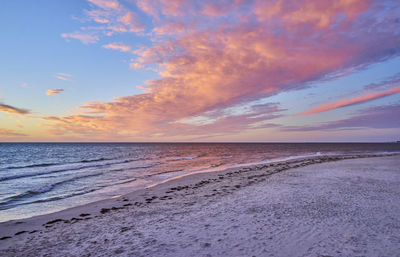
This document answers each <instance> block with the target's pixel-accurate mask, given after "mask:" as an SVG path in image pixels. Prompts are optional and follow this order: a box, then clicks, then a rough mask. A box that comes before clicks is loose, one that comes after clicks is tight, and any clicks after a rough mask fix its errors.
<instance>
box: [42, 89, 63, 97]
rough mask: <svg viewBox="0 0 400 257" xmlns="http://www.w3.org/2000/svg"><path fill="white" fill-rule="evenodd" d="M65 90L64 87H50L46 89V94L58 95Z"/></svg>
mask: <svg viewBox="0 0 400 257" xmlns="http://www.w3.org/2000/svg"><path fill="white" fill-rule="evenodd" d="M62 92H64V89H62V88H59V89H48V90H47V91H46V95H58V94H61V93H62Z"/></svg>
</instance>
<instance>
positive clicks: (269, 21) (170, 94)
mask: <svg viewBox="0 0 400 257" xmlns="http://www.w3.org/2000/svg"><path fill="white" fill-rule="evenodd" d="M388 1H389V2H390V0H388ZM167 3H168V6H167ZM230 3H232V2H230ZM233 3H234V4H232V5H230V6H231V7H230V8H228V10H229V12H228V13H227V17H230V18H226V19H225V18H224V19H219V18H218V17H216V18H213V19H211V18H210V16H209V15H210V14H211V13H209V14H207V13H204V10H206V9H207V8H208V10H212V8H214V9H213V10H215V14H217V11H218V6H212V4H213V1H206V2H202V4H198V2H196V1H189V0H186V1H181V0H180V1H162V0H153V1H148V2H146V3H144V2H143V1H138V6H139V8H140V9H141V10H142V11H143V12H145V13H147V14H149V15H151V18H153V20H154V22H155V24H156V27H162V26H163V25H166V24H169V23H172V22H176V23H180V24H183V25H184V26H185V33H182V34H173V35H171V36H170V37H168V38H167V39H165V38H164V37H161V38H159V37H156V38H152V40H153V45H151V46H148V47H147V46H144V47H141V48H139V49H138V50H134V54H135V55H136V58H135V59H134V61H133V62H132V63H131V64H130V65H131V67H134V68H141V67H146V66H149V67H152V68H154V67H155V66H156V67H157V68H158V70H159V75H160V78H158V79H154V80H150V81H148V82H147V86H146V88H148V91H147V92H144V93H142V94H136V95H130V96H124V97H118V98H116V99H115V100H114V101H112V102H91V103H88V104H86V105H84V106H83V107H82V113H80V114H79V115H75V116H74V115H72V116H64V117H57V119H52V120H53V121H54V127H53V129H55V130H57V129H58V130H62V131H65V129H66V128H68V130H70V131H75V133H79V131H80V132H82V133H83V130H84V129H85V128H86V129H88V130H90V131H94V130H97V131H102V133H105V132H104V131H105V130H107V129H109V130H107V131H108V132H107V133H111V134H112V133H113V132H112V131H114V133H116V136H121V135H124V136H125V135H126V134H129V135H132V136H133V137H134V136H154V137H159V136H168V135H171V134H173V133H175V132H174V131H175V130H176V129H180V130H179V131H181V133H182V134H185V135H189V134H196V133H198V132H199V130H198V129H199V128H201V129H203V130H202V131H203V133H205V134H207V132H208V131H214V129H215V131H218V128H221V127H224V128H225V130H226V131H225V132H226V133H227V132H228V131H229V130H231V131H236V128H251V127H252V126H256V125H254V124H268V123H269V120H270V119H272V118H271V117H270V116H269V115H265V116H262V115H261V114H259V115H261V116H259V117H258V116H257V118H255V117H254V116H251V117H250V116H246V115H247V114H246V113H242V114H241V115H231V116H223V117H218V118H217V119H214V120H213V122H212V123H209V124H207V126H206V127H204V126H205V125H200V126H198V125H195V124H182V123H180V122H179V121H181V120H185V119H186V120H188V119H189V120H190V119H191V118H193V117H198V116H207V114H209V113H210V112H223V111H224V110H226V109H229V108H231V107H232V106H237V105H241V104H243V103H248V102H250V101H255V100H259V99H263V98H266V97H268V96H271V95H274V94H277V93H280V92H283V91H290V90H297V89H301V88H305V87H307V86H308V85H309V84H310V83H311V82H316V81H319V80H326V79H327V78H329V77H332V76H335V75H337V74H338V73H341V72H345V71H349V70H351V71H355V70H358V69H362V68H364V67H366V66H368V65H369V64H371V63H376V62H379V61H382V60H385V59H387V58H390V57H394V56H398V54H399V52H400V47H399V46H400V38H399V37H398V36H396V31H397V27H398V24H396V22H395V20H394V19H393V18H392V16H393V17H394V16H395V15H394V14H395V13H396V10H395V9H393V8H392V9H387V8H386V9H385V7H384V5H383V4H382V1H378V0H375V1H373V0H371V1H365V0H343V1H319V0H301V1H296V2H293V1H289V0H277V1H271V2H268V3H270V5H269V6H265V3H266V1H235V2H233ZM157 4H160V5H157ZM207 6H211V7H207ZM209 12H211V11H209ZM115 17H122V16H120V14H115ZM115 17H114V18H115ZM120 23H121V24H123V22H121V21H120ZM372 25H373V26H372ZM93 114H95V115H93ZM91 115H93V116H91ZM274 117H275V116H274ZM224 120H230V121H231V122H234V123H235V125H234V126H233V125H232V126H227V125H226V123H225V122H224ZM263 121H265V122H264V123H263ZM223 124H225V125H223ZM115 131H117V132H115ZM177 131H178V130H177Z"/></svg>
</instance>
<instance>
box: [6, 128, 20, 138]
mask: <svg viewBox="0 0 400 257" xmlns="http://www.w3.org/2000/svg"><path fill="white" fill-rule="evenodd" d="M25 136H27V135H26V134H23V133H19V132H16V131H13V130H9V129H1V128H0V137H5V138H7V137H25Z"/></svg>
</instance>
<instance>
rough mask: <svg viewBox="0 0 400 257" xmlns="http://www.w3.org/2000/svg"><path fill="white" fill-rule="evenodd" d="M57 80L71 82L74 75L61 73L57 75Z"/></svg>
mask: <svg viewBox="0 0 400 257" xmlns="http://www.w3.org/2000/svg"><path fill="white" fill-rule="evenodd" d="M56 78H58V79H61V80H65V81H68V80H70V78H72V75H71V74H68V73H62V72H59V73H57V74H56Z"/></svg>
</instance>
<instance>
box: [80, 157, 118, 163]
mask: <svg viewBox="0 0 400 257" xmlns="http://www.w3.org/2000/svg"><path fill="white" fill-rule="evenodd" d="M110 160H113V159H112V158H99V159H91V160H82V161H80V162H81V163H88V162H100V161H110ZM80 162H78V163H80Z"/></svg>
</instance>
